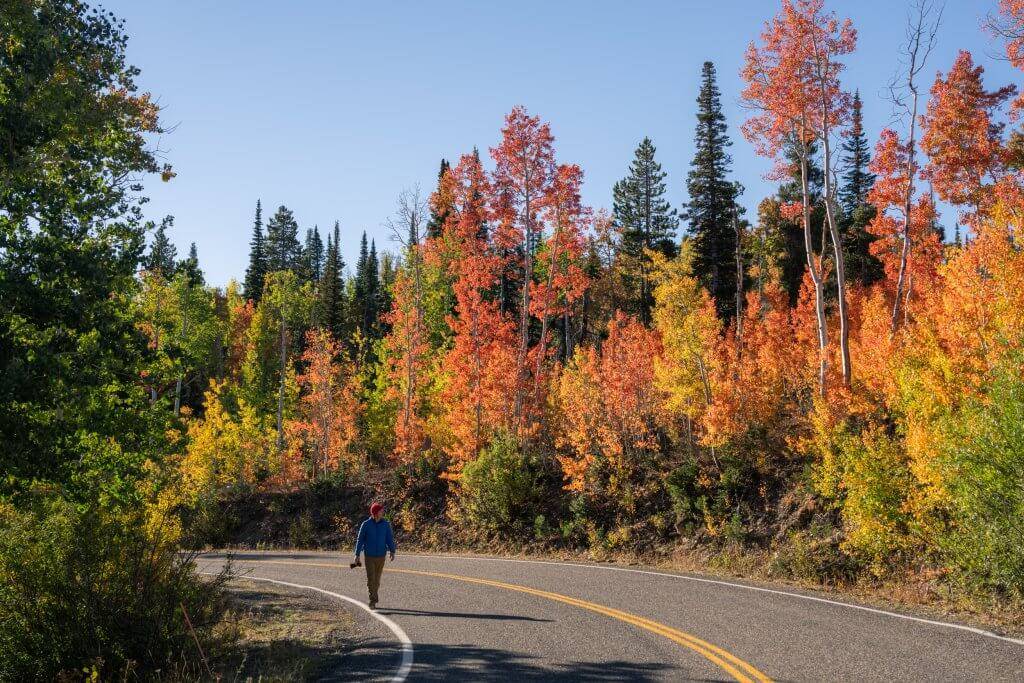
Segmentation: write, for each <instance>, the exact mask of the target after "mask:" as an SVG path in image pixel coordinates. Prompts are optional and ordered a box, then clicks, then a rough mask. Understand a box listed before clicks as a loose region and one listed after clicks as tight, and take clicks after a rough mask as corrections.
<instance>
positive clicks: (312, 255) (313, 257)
mask: <svg viewBox="0 0 1024 683" xmlns="http://www.w3.org/2000/svg"><path fill="white" fill-rule="evenodd" d="M306 251H307V253H308V254H309V267H310V276H311V279H312V281H313V282H317V281H318V280H320V276H321V275H323V271H324V242H323V240H322V239H321V238H320V226H317V225H314V226H313V234H312V236H311V239H310V240H309V241H308V242H307V243H306Z"/></svg>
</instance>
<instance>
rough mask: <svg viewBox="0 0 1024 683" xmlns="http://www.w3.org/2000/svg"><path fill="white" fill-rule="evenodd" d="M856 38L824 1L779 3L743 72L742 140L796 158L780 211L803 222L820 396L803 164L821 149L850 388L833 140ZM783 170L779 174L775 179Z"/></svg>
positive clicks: (820, 317)
mask: <svg viewBox="0 0 1024 683" xmlns="http://www.w3.org/2000/svg"><path fill="white" fill-rule="evenodd" d="M856 42H857V34H856V31H855V30H854V29H853V26H852V24H851V23H850V21H849V19H847V20H843V21H840V20H839V19H838V18H837V17H836V15H835V14H829V13H826V12H825V10H824V2H823V0H783V2H782V10H781V11H780V13H779V14H778V15H777V16H776V17H775V18H773V19H772V20H771V21H770V22H768V23H767V24H766V26H765V29H764V31H763V32H762V34H761V45H760V46H757V45H754V44H753V43H751V45H750V47H749V48H748V49H747V54H746V61H745V64H744V67H743V70H742V76H743V79H744V80H745V81H746V88H745V89H744V91H743V96H742V97H743V101H744V103H745V104H747V105H748V106H749V107H751V108H752V109H754V110H755V112H757V113H755V114H754V115H752V116H751V117H750V118H748V119H747V121H746V122H745V123H744V125H743V134H744V136H745V137H746V138H747V139H748V140H750V141H751V142H753V143H754V144H755V146H756V147H757V150H758V152H759V153H761V154H763V155H765V156H769V157H775V158H777V159H779V158H780V157H781V153H782V152H783V150H784V149H785V148H786V147H787V146H789V147H790V148H791V149H793V150H794V151H795V152H796V153H797V158H798V160H799V162H798V163H799V166H800V169H799V170H800V178H801V189H802V192H801V194H802V201H801V202H800V203H799V204H796V205H793V206H788V207H784V213H785V215H786V216H787V218H797V217H800V218H801V221H802V223H803V228H804V245H805V249H806V252H807V268H808V271H809V273H810V275H811V279H812V282H813V284H814V298H815V305H816V312H817V323H818V348H819V355H820V358H819V372H818V383H819V390H820V392H821V394H822V395H824V394H825V388H826V377H827V374H828V330H827V321H826V317H825V292H824V287H825V276H824V272H823V267H822V264H821V263H819V262H818V260H817V259H816V258H815V255H814V248H813V246H812V240H811V234H812V232H811V231H812V226H811V196H810V189H809V184H808V183H809V178H808V164H809V156H810V151H811V147H812V145H813V144H814V143H815V142H820V143H821V146H822V151H823V156H822V175H823V178H824V183H825V185H824V190H825V192H824V197H823V200H824V203H825V213H826V221H827V224H828V228H829V234H830V236H831V239H832V244H833V253H834V267H835V275H836V285H837V290H838V291H837V301H838V304H839V326H840V329H839V347H840V358H841V362H842V370H843V380H844V382H845V383H847V384H849V382H850V354H849V319H848V312H847V302H846V274H845V264H844V260H843V250H842V239H841V236H840V233H839V224H838V216H837V210H838V209H837V202H836V188H835V186H834V183H833V180H832V176H833V173H834V171H835V161H834V160H833V152H832V145H833V142H834V140H833V138H834V136H835V134H836V133H837V132H838V130H839V129H840V128H841V127H842V126H843V125H844V123H845V122H846V120H847V118H848V116H849V110H850V96H849V94H848V93H846V92H844V91H843V90H842V89H841V87H840V84H839V74H840V73H841V72H842V69H843V65H842V64H841V63H840V61H839V59H840V58H841V57H843V56H844V55H847V54H849V53H851V52H853V50H854V48H855V46H856ZM783 170H787V169H780V171H783Z"/></svg>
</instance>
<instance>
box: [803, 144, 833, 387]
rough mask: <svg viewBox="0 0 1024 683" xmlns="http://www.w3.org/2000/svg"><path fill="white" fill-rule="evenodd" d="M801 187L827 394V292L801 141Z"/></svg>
mask: <svg viewBox="0 0 1024 683" xmlns="http://www.w3.org/2000/svg"><path fill="white" fill-rule="evenodd" d="M800 145H801V150H800V189H801V194H802V195H803V223H804V247H805V248H806V250H807V269H808V272H809V273H810V275H811V282H813V283H814V310H815V314H816V315H817V320H818V394H819V395H821V396H824V395H825V382H826V378H827V376H828V328H827V327H826V321H825V292H824V283H823V282H822V277H821V272H820V271H819V270H818V263H817V261H816V259H815V257H814V244H813V241H812V239H811V201H810V187H809V185H808V178H807V144H806V143H805V142H803V141H800Z"/></svg>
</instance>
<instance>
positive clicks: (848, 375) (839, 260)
mask: <svg viewBox="0 0 1024 683" xmlns="http://www.w3.org/2000/svg"><path fill="white" fill-rule="evenodd" d="M823 140H824V142H823V146H824V150H825V217H826V220H827V221H828V230H829V234H830V235H831V236H832V248H833V250H834V253H835V259H836V290H837V291H836V295H837V298H838V299H839V352H840V355H841V358H842V365H843V384H844V385H845V386H850V382H851V381H852V375H853V370H852V368H851V367H850V314H849V311H848V310H847V304H846V261H845V260H844V258H843V241H842V235H840V234H839V223H838V221H837V220H836V212H835V204H834V202H833V200H834V197H833V194H834V193H835V189H834V187H833V186H832V143H831V141H830V140H829V134H828V127H827V126H826V127H825V135H824V136H823Z"/></svg>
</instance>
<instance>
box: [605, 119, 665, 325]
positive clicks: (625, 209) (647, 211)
mask: <svg viewBox="0 0 1024 683" xmlns="http://www.w3.org/2000/svg"><path fill="white" fill-rule="evenodd" d="M655 151H656V148H655V146H654V144H653V143H652V142H651V140H650V138H644V139H643V140H642V141H641V142H640V145H639V146H638V147H637V149H636V152H635V156H634V158H633V163H631V164H630V166H629V175H628V176H626V177H625V178H623V179H622V180H620V181H619V182H617V183H615V187H614V188H613V189H612V219H613V220H614V222H615V225H616V227H617V228H618V229H619V230H620V231H621V234H622V244H621V250H622V252H623V254H625V255H626V257H627V258H626V259H624V263H623V265H624V267H625V270H626V271H627V279H628V280H630V281H631V282H630V283H629V285H630V287H631V288H632V287H636V289H637V290H638V291H637V295H636V296H635V297H630V299H631V306H630V307H631V308H632V309H633V310H632V311H631V312H633V313H637V314H639V315H640V318H641V319H642V320H643V322H644V323H649V322H650V311H651V307H652V306H653V305H654V298H653V296H652V293H651V292H652V287H651V285H650V277H649V271H650V263H649V259H648V257H647V256H646V254H645V253H644V250H645V249H651V250H654V251H660V252H661V253H663V254H666V255H668V256H673V255H674V254H675V253H676V244H675V231H676V226H677V225H678V222H679V220H678V218H677V217H676V212H675V210H674V209H672V208H671V206H670V205H669V203H668V201H667V200H666V199H665V191H666V188H665V176H666V175H667V174H666V173H665V172H664V171H662V170H661V164H659V163H658V162H657V161H655V160H654V153H655Z"/></svg>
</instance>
